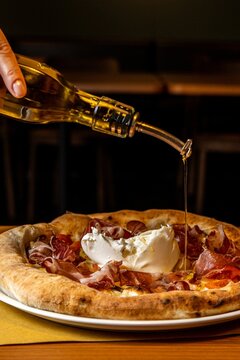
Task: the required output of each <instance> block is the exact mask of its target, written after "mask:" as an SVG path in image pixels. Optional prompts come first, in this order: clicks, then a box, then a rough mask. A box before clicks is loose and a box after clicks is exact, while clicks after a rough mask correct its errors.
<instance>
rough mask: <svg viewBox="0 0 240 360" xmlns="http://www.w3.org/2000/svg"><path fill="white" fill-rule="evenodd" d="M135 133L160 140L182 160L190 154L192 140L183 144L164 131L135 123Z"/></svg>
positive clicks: (142, 123)
mask: <svg viewBox="0 0 240 360" xmlns="http://www.w3.org/2000/svg"><path fill="white" fill-rule="evenodd" d="M135 129H136V131H138V132H142V133H144V134H147V135H150V136H153V137H156V138H157V139H159V140H162V141H164V142H166V143H167V144H169V145H170V146H172V147H173V148H174V149H176V150H177V151H178V152H179V153H180V154H181V155H182V158H183V160H186V159H187V158H189V157H190V156H191V154H192V140H191V139H188V140H187V141H186V142H185V143H184V142H183V141H181V140H179V139H178V138H177V137H175V136H174V135H172V134H170V133H168V132H167V131H165V130H162V129H159V128H157V127H155V126H152V125H150V124H146V123H144V122H137V123H136V128H135Z"/></svg>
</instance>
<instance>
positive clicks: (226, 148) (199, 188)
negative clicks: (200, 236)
mask: <svg viewBox="0 0 240 360" xmlns="http://www.w3.org/2000/svg"><path fill="white" fill-rule="evenodd" d="M194 151H195V154H196V155H195V157H194V164H193V168H194V171H193V174H192V175H193V176H194V183H195V191H196V207H195V210H196V212H197V213H202V212H203V209H204V202H205V187H206V179H207V161H208V155H209V154H210V153H212V154H213V153H228V154H230V153H240V133H239V134H238V133H235V134H199V135H197V136H196V138H195V141H194ZM221 171H222V169H221Z"/></svg>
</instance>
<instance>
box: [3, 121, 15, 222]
mask: <svg viewBox="0 0 240 360" xmlns="http://www.w3.org/2000/svg"><path fill="white" fill-rule="evenodd" d="M2 126H3V153H4V157H3V159H4V160H3V161H4V173H5V175H6V177H5V179H6V191H7V196H6V199H7V200H6V201H7V213H8V218H9V220H10V221H13V220H14V218H15V216H16V206H15V195H14V184H13V173H12V166H11V149H10V141H9V134H8V128H7V124H6V123H5V122H3V124H2Z"/></svg>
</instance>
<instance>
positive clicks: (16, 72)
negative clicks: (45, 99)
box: [0, 29, 27, 98]
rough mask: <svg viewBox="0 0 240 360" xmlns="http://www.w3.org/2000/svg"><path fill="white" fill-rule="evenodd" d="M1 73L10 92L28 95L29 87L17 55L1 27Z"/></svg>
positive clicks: (16, 95) (17, 94)
mask: <svg viewBox="0 0 240 360" xmlns="http://www.w3.org/2000/svg"><path fill="white" fill-rule="evenodd" d="M0 75H1V76H2V78H3V81H4V83H5V85H6V87H7V89H8V90H9V91H10V93H11V94H12V95H13V96H15V97H17V98H20V97H23V96H25V95H26V92H27V87H26V83H25V80H24V77H23V74H22V72H21V69H20V67H19V65H18V62H17V59H16V56H15V54H14V52H13V51H12V49H11V46H10V44H9V42H8V41H7V39H6V37H5V35H4V33H3V32H2V30H1V29H0Z"/></svg>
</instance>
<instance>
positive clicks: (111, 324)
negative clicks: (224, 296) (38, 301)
mask: <svg viewBox="0 0 240 360" xmlns="http://www.w3.org/2000/svg"><path fill="white" fill-rule="evenodd" d="M0 301H3V302H4V303H6V304H8V305H11V306H13V307H15V308H17V309H20V310H22V311H25V312H27V313H29V314H32V315H35V316H38V317H40V318H44V319H47V320H51V321H54V322H57V323H61V324H64V325H71V326H76V327H81V328H87V329H98V330H117V331H119V330H122V331H156V330H158V331H159V330H177V329H187V328H195V327H200V326H206V325H213V324H218V323H223V322H226V321H230V320H234V319H237V318H239V317H240V310H237V311H232V312H229V313H225V314H220V315H212V316H205V317H201V318H194V319H179V320H108V319H94V318H86V317H80V316H71V315H64V314H59V313H54V312H51V311H46V310H40V309H36V308H33V307H30V306H27V305H24V304H22V303H20V302H19V301H17V300H15V299H12V298H11V297H9V296H7V295H5V294H4V293H3V292H1V291H0Z"/></svg>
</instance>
